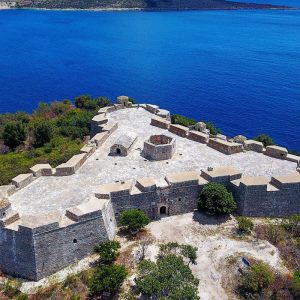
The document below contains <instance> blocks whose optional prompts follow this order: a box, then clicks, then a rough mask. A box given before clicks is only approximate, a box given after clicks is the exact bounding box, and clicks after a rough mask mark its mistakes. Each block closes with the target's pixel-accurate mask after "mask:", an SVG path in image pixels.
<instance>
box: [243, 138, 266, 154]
mask: <svg viewBox="0 0 300 300" xmlns="http://www.w3.org/2000/svg"><path fill="white" fill-rule="evenodd" d="M244 148H245V150H246V151H255V152H258V153H262V152H263V150H264V145H263V143H261V142H258V141H254V140H246V141H244Z"/></svg>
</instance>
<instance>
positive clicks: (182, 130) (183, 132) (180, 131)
mask: <svg viewBox="0 0 300 300" xmlns="http://www.w3.org/2000/svg"><path fill="white" fill-rule="evenodd" d="M169 131H170V132H172V133H174V134H176V135H179V136H181V137H184V138H185V137H187V135H188V133H189V128H188V127H185V126H182V125H177V124H170V127H169Z"/></svg>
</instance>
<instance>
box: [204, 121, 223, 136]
mask: <svg viewBox="0 0 300 300" xmlns="http://www.w3.org/2000/svg"><path fill="white" fill-rule="evenodd" d="M206 129H209V132H210V134H212V135H217V134H218V133H221V129H219V128H217V127H216V126H215V124H214V123H213V122H206Z"/></svg>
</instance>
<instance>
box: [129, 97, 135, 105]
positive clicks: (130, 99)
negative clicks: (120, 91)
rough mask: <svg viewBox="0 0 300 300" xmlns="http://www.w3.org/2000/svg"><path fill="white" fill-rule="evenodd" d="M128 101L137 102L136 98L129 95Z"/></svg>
mask: <svg viewBox="0 0 300 300" xmlns="http://www.w3.org/2000/svg"><path fill="white" fill-rule="evenodd" d="M128 101H129V102H131V103H132V104H136V100H135V99H134V98H131V97H128Z"/></svg>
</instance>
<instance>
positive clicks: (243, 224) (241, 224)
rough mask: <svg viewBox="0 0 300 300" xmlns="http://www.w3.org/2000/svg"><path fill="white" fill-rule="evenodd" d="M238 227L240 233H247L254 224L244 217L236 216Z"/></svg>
mask: <svg viewBox="0 0 300 300" xmlns="http://www.w3.org/2000/svg"><path fill="white" fill-rule="evenodd" d="M236 220H237V223H238V229H239V231H240V232H241V233H245V234H249V233H251V231H252V229H253V227H254V225H253V222H252V221H251V220H250V219H249V218H246V217H237V218H236Z"/></svg>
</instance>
